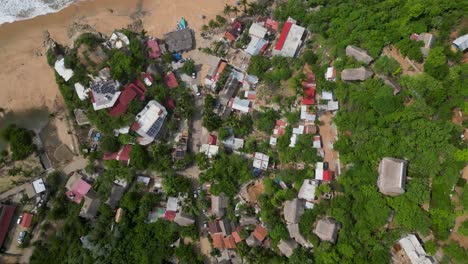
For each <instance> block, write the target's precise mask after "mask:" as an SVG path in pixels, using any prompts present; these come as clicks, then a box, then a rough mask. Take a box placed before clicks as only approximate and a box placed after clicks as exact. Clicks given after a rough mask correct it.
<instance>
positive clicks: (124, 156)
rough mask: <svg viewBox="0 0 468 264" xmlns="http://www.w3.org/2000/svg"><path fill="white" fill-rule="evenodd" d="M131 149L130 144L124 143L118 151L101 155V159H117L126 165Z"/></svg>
mask: <svg viewBox="0 0 468 264" xmlns="http://www.w3.org/2000/svg"><path fill="white" fill-rule="evenodd" d="M131 151H132V145H125V146H124V147H123V148H121V149H120V150H119V151H117V152H114V153H106V154H104V156H103V160H118V161H122V162H124V163H125V164H127V165H128V163H129V162H130V152H131Z"/></svg>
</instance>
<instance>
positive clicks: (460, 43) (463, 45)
mask: <svg viewBox="0 0 468 264" xmlns="http://www.w3.org/2000/svg"><path fill="white" fill-rule="evenodd" d="M452 43H453V45H454V46H455V47H456V48H457V49H459V50H460V51H465V50H466V49H468V34H465V35H463V36H460V37H458V38H457V39H455V40H454V41H453V42H452Z"/></svg>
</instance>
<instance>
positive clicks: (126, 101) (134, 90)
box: [109, 79, 146, 116]
mask: <svg viewBox="0 0 468 264" xmlns="http://www.w3.org/2000/svg"><path fill="white" fill-rule="evenodd" d="M145 92H146V87H145V86H144V85H143V83H142V82H141V81H140V80H138V79H137V80H135V81H133V82H132V83H129V84H127V85H125V88H124V90H123V91H122V93H121V94H120V96H119V99H117V102H116V104H115V105H114V106H113V107H112V108H111V109H110V110H109V115H110V116H120V115H122V114H123V113H125V112H126V111H127V108H128V106H129V105H130V103H131V102H132V100H133V99H134V98H135V97H136V96H138V97H139V99H140V101H143V100H145Z"/></svg>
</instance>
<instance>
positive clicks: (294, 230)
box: [287, 224, 312, 248]
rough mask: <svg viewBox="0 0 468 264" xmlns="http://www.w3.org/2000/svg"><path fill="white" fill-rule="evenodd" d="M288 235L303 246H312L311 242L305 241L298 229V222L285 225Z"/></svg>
mask: <svg viewBox="0 0 468 264" xmlns="http://www.w3.org/2000/svg"><path fill="white" fill-rule="evenodd" d="M287 229H288V232H289V236H290V237H291V238H292V239H294V240H295V241H296V242H297V243H299V244H300V245H301V246H303V247H305V248H312V244H311V243H310V242H309V241H307V240H306V239H305V238H304V236H303V235H302V234H301V232H300V230H299V224H289V225H287Z"/></svg>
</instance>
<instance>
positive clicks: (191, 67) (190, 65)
mask: <svg viewBox="0 0 468 264" xmlns="http://www.w3.org/2000/svg"><path fill="white" fill-rule="evenodd" d="M182 71H183V72H184V73H185V74H187V75H189V76H192V73H194V72H195V62H194V61H193V60H189V61H186V62H185V63H184V65H183V66H182Z"/></svg>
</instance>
